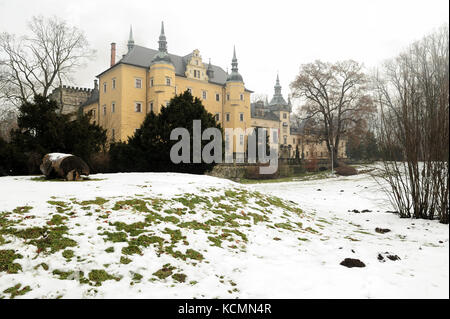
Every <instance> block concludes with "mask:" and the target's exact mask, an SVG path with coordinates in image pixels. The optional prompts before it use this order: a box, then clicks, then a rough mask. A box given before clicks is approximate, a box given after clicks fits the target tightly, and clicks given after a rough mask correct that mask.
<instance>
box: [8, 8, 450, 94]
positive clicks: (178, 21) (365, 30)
mask: <svg viewBox="0 0 450 319" xmlns="http://www.w3.org/2000/svg"><path fill="white" fill-rule="evenodd" d="M448 10H449V1H448V0H376V1H369V0H367V1H363V0H355V1H352V0H314V1H311V0H297V1H294V0H289V1H288V0H286V1H285V0H276V1H274V0H271V1H264V0H259V1H249V0H239V1H235V0H227V1H216V0H205V1H197V0H190V1H186V0H180V1H178V0H177V1H175V0H159V1H154V0H145V1H143V0H133V1H129V0H128V1H124V0H120V1H117V0H102V1H98V0H76V1H68V0H64V1H61V0H39V1H24V0H19V1H17V0H14V1H12V0H0V32H4V31H6V32H9V33H15V34H18V35H21V34H23V33H24V32H26V28H27V22H28V21H29V20H30V18H31V17H32V16H33V15H44V16H49V15H57V16H58V17H60V18H63V19H65V20H67V21H68V22H69V23H70V24H72V25H75V26H77V27H78V28H80V29H82V30H84V31H85V33H86V35H87V38H88V40H89V42H90V44H91V46H92V47H93V48H94V49H95V50H97V56H96V58H95V60H93V61H92V62H90V63H89V64H88V66H87V67H86V68H84V69H82V70H79V72H77V73H76V74H75V83H73V85H76V86H83V87H92V86H93V84H92V83H93V79H94V77H95V75H97V74H99V73H100V72H101V71H103V70H105V69H106V68H107V67H108V66H109V59H110V55H109V54H110V53H109V52H110V51H109V50H110V43H111V42H116V43H117V47H118V56H121V55H122V54H124V53H125V51H126V42H127V38H128V32H129V28H130V24H132V25H133V32H134V40H135V43H136V44H138V45H142V46H146V47H150V48H154V49H156V48H157V40H158V36H159V31H160V24H161V21H162V20H164V24H165V31H166V36H167V41H168V49H169V52H170V53H173V54H177V55H186V54H188V53H190V52H192V51H193V50H194V49H199V50H200V54H201V55H202V58H203V61H205V62H207V61H208V59H209V58H211V61H212V63H213V64H216V65H219V66H221V67H222V68H223V69H224V70H226V69H227V67H228V68H229V69H231V58H232V51H233V45H236V52H237V58H238V61H239V71H240V73H241V74H242V76H243V78H244V82H245V86H246V87H247V88H248V89H250V90H253V91H255V92H256V93H267V94H269V95H272V94H273V85H274V81H275V77H276V73H277V71H278V72H279V74H280V80H281V85H282V86H283V94H284V95H285V96H287V94H288V93H289V83H290V82H291V81H293V80H294V78H295V75H296V74H297V73H298V70H299V67H300V65H301V64H304V63H308V62H312V61H314V60H315V59H320V60H323V61H330V62H333V61H337V60H343V59H354V60H356V61H359V62H362V63H364V65H365V66H366V67H367V68H372V67H375V66H377V65H379V64H380V63H381V62H382V61H383V60H385V59H388V58H391V57H393V56H395V55H396V54H398V53H399V52H400V51H401V50H402V49H403V48H405V46H407V45H408V44H409V43H411V42H413V41H415V40H418V39H420V38H421V37H422V36H424V35H426V34H427V33H430V32H431V31H433V30H434V29H436V28H437V27H439V26H441V25H443V24H445V23H447V24H448V21H449V14H448Z"/></svg>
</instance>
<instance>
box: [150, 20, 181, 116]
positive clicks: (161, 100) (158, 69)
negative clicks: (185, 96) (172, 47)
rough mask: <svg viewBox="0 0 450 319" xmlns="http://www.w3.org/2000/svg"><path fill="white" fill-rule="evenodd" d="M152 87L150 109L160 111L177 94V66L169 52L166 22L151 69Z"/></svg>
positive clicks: (162, 26)
mask: <svg viewBox="0 0 450 319" xmlns="http://www.w3.org/2000/svg"><path fill="white" fill-rule="evenodd" d="M148 75H149V80H150V83H149V84H150V88H149V95H148V100H147V103H148V105H149V111H150V109H153V111H154V112H155V113H158V112H159V110H160V108H161V106H165V105H166V104H167V103H168V102H169V101H170V99H171V98H172V97H173V96H174V94H175V66H174V65H173V63H172V60H171V59H170V56H169V53H168V52H167V40H166V35H165V34H164V22H161V33H160V35H159V40H158V52H157V53H156V54H155V56H154V57H153V58H152V61H151V64H150V70H149V74H148Z"/></svg>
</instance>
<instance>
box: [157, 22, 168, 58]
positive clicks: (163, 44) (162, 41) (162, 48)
mask: <svg viewBox="0 0 450 319" xmlns="http://www.w3.org/2000/svg"><path fill="white" fill-rule="evenodd" d="M158 43H159V49H158V50H159V51H160V52H166V53H167V41H166V35H165V34H164V21H161V34H160V35H159V41H158Z"/></svg>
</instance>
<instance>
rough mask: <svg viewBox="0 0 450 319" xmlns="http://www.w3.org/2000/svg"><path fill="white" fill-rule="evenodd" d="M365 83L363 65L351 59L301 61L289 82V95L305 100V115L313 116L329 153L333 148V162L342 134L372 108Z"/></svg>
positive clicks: (358, 122) (372, 109)
mask: <svg viewBox="0 0 450 319" xmlns="http://www.w3.org/2000/svg"><path fill="white" fill-rule="evenodd" d="M368 84H369V80H368V77H367V76H366V75H365V74H364V72H363V71H362V66H361V65H360V64H359V63H357V62H355V61H351V60H349V61H343V62H337V63H335V64H331V63H324V62H321V61H315V62H314V63H309V64H304V65H302V66H301V68H300V73H299V75H298V76H297V77H296V79H295V80H294V81H293V82H292V83H291V89H292V96H293V97H294V98H300V99H302V100H303V101H304V105H303V107H302V111H303V112H304V113H305V119H314V120H315V123H317V124H318V125H319V127H317V128H316V130H317V131H319V132H321V134H322V138H323V140H325V141H326V145H327V149H328V152H329V154H330V155H331V152H332V151H333V156H332V158H333V162H334V165H335V166H337V164H338V163H337V151H338V149H339V148H338V147H339V142H340V140H341V138H342V136H343V135H345V134H346V133H347V131H348V130H349V129H350V128H352V127H355V126H358V125H363V124H364V123H365V118H366V116H367V114H368V113H371V112H373V111H374V107H373V101H372V98H371V96H370V94H369V89H368ZM312 123H314V121H313V122H312ZM330 157H331V156H330Z"/></svg>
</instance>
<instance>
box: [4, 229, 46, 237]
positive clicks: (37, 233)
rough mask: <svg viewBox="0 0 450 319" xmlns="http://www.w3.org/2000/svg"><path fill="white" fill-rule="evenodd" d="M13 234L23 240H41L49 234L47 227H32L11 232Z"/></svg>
mask: <svg viewBox="0 0 450 319" xmlns="http://www.w3.org/2000/svg"><path fill="white" fill-rule="evenodd" d="M10 232H11V234H12V235H14V236H16V237H19V238H22V239H34V238H39V237H41V236H43V235H45V234H46V233H47V228H46V227H30V228H25V229H20V230H14V229H11V230H10Z"/></svg>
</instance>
